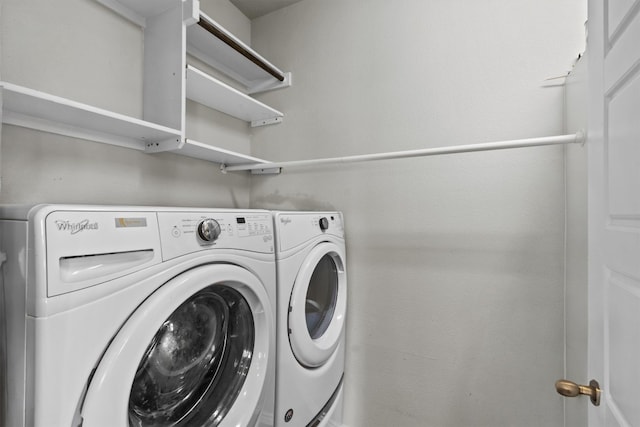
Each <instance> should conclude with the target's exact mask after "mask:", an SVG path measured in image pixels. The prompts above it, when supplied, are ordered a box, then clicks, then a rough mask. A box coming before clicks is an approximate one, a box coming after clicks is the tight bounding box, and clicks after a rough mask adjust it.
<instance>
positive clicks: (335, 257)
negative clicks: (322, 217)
mask: <svg viewBox="0 0 640 427" xmlns="http://www.w3.org/2000/svg"><path fill="white" fill-rule="evenodd" d="M346 308H347V278H346V273H345V253H344V249H343V248H342V247H340V246H338V245H336V244H334V243H331V242H323V243H320V244H319V245H317V246H315V247H314V248H313V249H312V250H311V252H310V253H309V255H307V257H306V259H305V261H304V262H303V263H302V266H301V267H300V270H299V271H298V275H297V276H296V280H295V283H294V285H293V290H292V292H291V300H290V301H289V319H288V322H289V325H288V326H289V342H290V343H291V350H292V351H293V354H294V355H295V357H296V359H297V360H298V362H300V363H301V364H302V365H304V366H306V367H309V368H314V367H318V366H321V365H322V364H324V363H325V362H326V361H327V360H328V359H329V358H330V357H331V355H332V354H333V353H334V351H335V350H336V348H337V347H338V345H339V343H340V338H341V337H342V334H343V333H344V322H345V315H346Z"/></svg>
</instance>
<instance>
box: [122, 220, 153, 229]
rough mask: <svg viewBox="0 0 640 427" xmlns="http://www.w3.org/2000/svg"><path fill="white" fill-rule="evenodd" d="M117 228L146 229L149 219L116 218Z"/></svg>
mask: <svg viewBox="0 0 640 427" xmlns="http://www.w3.org/2000/svg"><path fill="white" fill-rule="evenodd" d="M115 220H116V228H132V227H146V226H147V218H116V219H115Z"/></svg>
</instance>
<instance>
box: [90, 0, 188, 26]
mask: <svg viewBox="0 0 640 427" xmlns="http://www.w3.org/2000/svg"><path fill="white" fill-rule="evenodd" d="M96 1H97V2H98V3H102V4H103V5H105V6H106V7H108V8H109V9H111V10H113V11H114V12H116V13H118V14H119V15H122V16H124V17H125V18H127V19H128V20H130V21H131V22H133V23H135V24H138V25H140V26H141V27H143V28H144V27H145V26H146V20H147V18H148V17H150V16H155V15H159V14H160V13H162V12H164V11H165V10H169V9H171V8H172V7H177V6H179V5H180V3H181V0H96Z"/></svg>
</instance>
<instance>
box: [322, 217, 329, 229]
mask: <svg viewBox="0 0 640 427" xmlns="http://www.w3.org/2000/svg"><path fill="white" fill-rule="evenodd" d="M328 228H329V220H328V219H327V218H326V217H324V216H323V217H322V218H320V230H322V231H325V230H327V229H328Z"/></svg>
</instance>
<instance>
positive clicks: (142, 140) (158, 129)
mask: <svg viewBox="0 0 640 427" xmlns="http://www.w3.org/2000/svg"><path fill="white" fill-rule="evenodd" d="M0 89H1V100H2V122H3V123H7V124H10V125H15V126H22V127H28V128H32V129H38V130H41V131H45V132H51V133H55V134H60V135H66V136H71V137H74V138H81V139H87V140H90V141H97V142H103V143H107V144H112V145H118V146H121V147H126V148H133V149H136V150H143V151H159V150H158V147H162V149H163V150H167V149H173V148H177V147H179V146H180V145H181V144H182V132H181V131H180V130H177V129H171V128H168V127H165V126H161V125H158V124H155V123H150V122H146V121H144V120H139V119H135V118H133V117H129V116H125V115H123V114H118V113H114V112H111V111H107V110H103V109H100V108H96V107H93V106H90V105H86V104H82V103H79V102H75V101H71V100H69V99H65V98H61V97H58V96H54V95H50V94H47V93H44V92H39V91H36V90H33V89H29V88H25V87H21V86H17V85H14V84H11V83H6V82H0Z"/></svg>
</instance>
